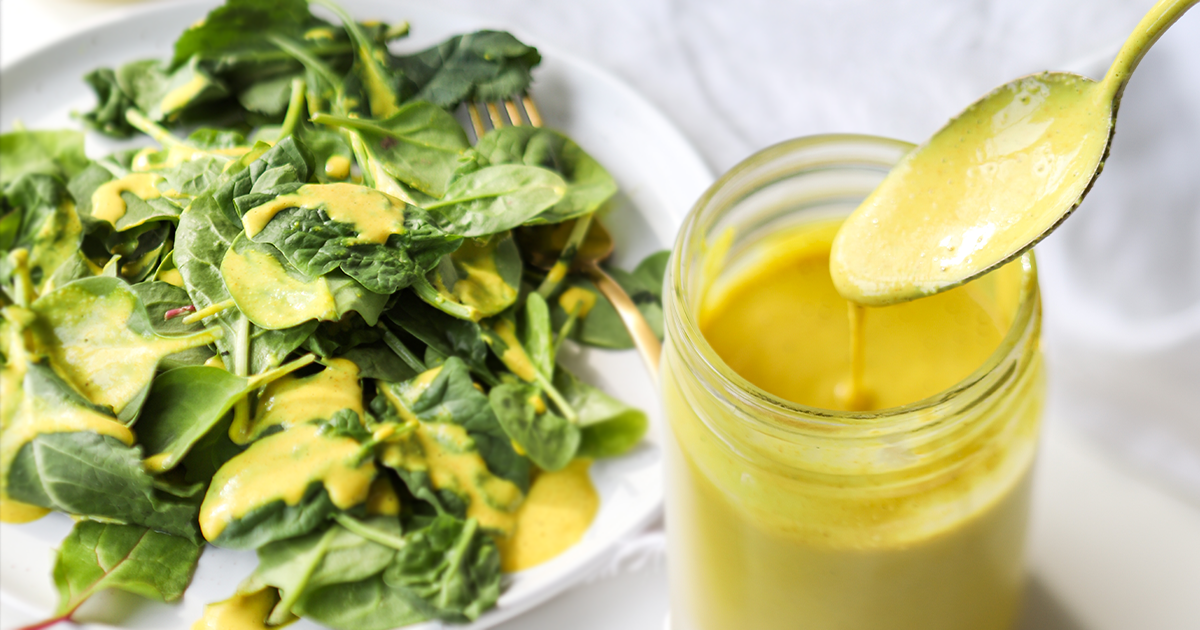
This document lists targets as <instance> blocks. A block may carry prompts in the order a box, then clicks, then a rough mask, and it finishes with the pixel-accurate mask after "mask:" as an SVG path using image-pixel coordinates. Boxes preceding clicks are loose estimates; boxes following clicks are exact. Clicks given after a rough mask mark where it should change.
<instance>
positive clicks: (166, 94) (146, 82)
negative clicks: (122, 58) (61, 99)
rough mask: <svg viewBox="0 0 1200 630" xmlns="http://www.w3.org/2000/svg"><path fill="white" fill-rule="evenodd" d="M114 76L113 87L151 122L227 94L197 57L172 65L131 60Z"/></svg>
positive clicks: (157, 61)
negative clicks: (122, 93) (114, 85)
mask: <svg viewBox="0 0 1200 630" xmlns="http://www.w3.org/2000/svg"><path fill="white" fill-rule="evenodd" d="M114 75H115V78H116V88H117V89H119V90H120V91H121V92H124V94H125V95H126V96H127V97H128V98H129V99H130V100H132V101H133V103H134V105H136V106H137V108H138V109H140V110H141V111H142V113H144V114H145V115H146V117H147V118H149V119H150V120H153V121H159V120H164V119H168V120H175V119H176V118H178V116H179V114H180V112H182V111H183V110H184V109H186V108H189V107H192V106H193V105H196V104H199V103H204V102H207V101H212V100H215V99H218V98H221V97H223V96H225V95H226V94H228V91H227V89H226V87H225V86H224V85H223V84H221V83H220V82H219V81H217V80H216V79H215V78H214V77H213V76H212V75H211V74H209V73H208V71H207V70H205V69H204V68H202V67H201V66H200V60H199V59H198V58H193V59H191V60H190V61H189V62H188V63H186V64H182V65H180V66H177V67H175V68H168V67H167V65H166V64H164V63H163V62H161V61H159V60H157V59H144V60H141V61H133V62H130V63H127V64H124V65H122V66H120V67H118V68H117V69H116V70H115V71H114ZM110 98H111V96H110Z"/></svg>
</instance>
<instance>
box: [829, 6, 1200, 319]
mask: <svg viewBox="0 0 1200 630" xmlns="http://www.w3.org/2000/svg"><path fill="white" fill-rule="evenodd" d="M1196 2H1197V0H1163V1H1161V2H1159V3H1158V4H1157V5H1155V6H1154V8H1153V9H1151V10H1150V13H1148V14H1147V15H1146V17H1144V18H1143V19H1142V21H1141V22H1140V23H1139V24H1138V26H1137V28H1136V29H1135V30H1134V32H1133V34H1132V35H1130V37H1129V39H1128V40H1127V41H1126V43H1125V46H1124V47H1123V48H1122V49H1121V52H1120V53H1119V54H1118V55H1117V59H1116V61H1114V63H1113V65H1112V67H1111V68H1110V69H1109V71H1108V74H1107V75H1106V76H1105V78H1104V80H1103V81H1100V82H1095V81H1092V80H1091V79H1088V78H1085V77H1081V76H1077V75H1072V74H1066V73H1044V74H1039V75H1035V76H1031V77H1025V78H1022V79H1017V80H1016V81H1013V82H1011V83H1009V84H1007V85H1004V86H1001V87H1000V88H998V89H996V90H994V91H993V92H991V93H990V94H988V95H987V96H984V97H983V98H982V99H980V100H979V101H977V102H976V103H974V104H973V105H971V106H970V107H968V108H967V110H966V111H964V112H963V113H962V114H960V115H959V116H958V117H957V118H955V119H954V120H952V121H950V122H949V123H948V124H947V125H946V126H945V127H943V128H942V129H941V131H939V132H938V133H936V134H935V135H934V136H933V138H931V139H930V140H929V141H928V142H926V143H925V144H924V145H922V146H920V147H918V148H917V149H916V150H914V151H913V152H912V153H910V154H909V155H907V156H905V158H904V159H903V160H902V161H901V162H900V163H899V164H898V165H896V167H895V168H894V169H892V171H891V173H889V174H888V177H887V179H885V180H884V181H883V183H882V184H880V186H879V188H877V189H876V190H875V191H874V192H873V193H872V194H871V195H870V196H869V197H867V199H866V200H865V201H863V203H862V205H860V206H859V208H858V209H857V210H855V211H854V213H853V214H852V215H850V217H849V218H848V219H847V220H846V222H845V224H844V225H843V227H842V229H841V231H840V232H839V233H838V235H837V238H836V239H835V240H834V243H833V250H832V252H831V254H830V260H829V270H830V274H831V275H832V277H833V282H834V285H835V286H836V287H837V290H838V293H840V294H841V295H842V296H843V297H845V298H846V299H848V300H851V301H853V302H857V303H859V304H864V305H869V306H880V305H885V304H893V303H896V302H904V301H907V300H912V299H916V298H919V297H923V296H926V295H931V294H934V293H938V292H941V291H945V290H946V289H949V288H951V287H955V286H958V285H960V284H962V283H964V282H966V281H968V280H971V279H973V278H976V277H978V276H980V275H982V274H984V273H987V272H988V271H990V270H992V269H995V268H997V267H998V266H1000V265H1001V264H1003V263H1005V262H1007V261H1009V260H1012V259H1013V258H1015V257H1017V256H1018V255H1020V254H1021V253H1023V252H1024V251H1025V250H1027V249H1029V248H1030V247H1032V246H1033V245H1034V244H1035V243H1036V242H1037V241H1038V240H1040V239H1041V238H1043V237H1044V236H1045V235H1046V234H1048V233H1049V232H1050V231H1052V230H1053V229H1054V228H1055V227H1057V226H1058V224H1059V223H1061V222H1062V221H1063V220H1064V219H1066V217H1067V216H1068V215H1069V214H1070V212H1071V211H1072V210H1073V209H1074V208H1075V207H1076V206H1077V205H1078V204H1079V202H1080V201H1081V200H1082V198H1083V196H1084V195H1085V194H1086V193H1087V191H1088V189H1089V188H1090V187H1091V184H1092V182H1093V181H1094V180H1095V178H1096V176H1098V175H1099V174H1100V170H1101V168H1102V167H1103V163H1104V159H1105V157H1106V156H1107V154H1108V147H1109V142H1110V141H1111V138H1112V133H1113V124H1114V121H1115V117H1116V108H1117V104H1118V103H1119V101H1120V97H1121V93H1122V91H1123V90H1124V88H1125V84H1126V82H1127V81H1128V80H1129V76H1130V74H1131V73H1132V72H1133V69H1134V67H1136V66H1137V63H1138V62H1139V61H1140V60H1141V58H1142V56H1143V55H1145V53H1146V50H1147V49H1149V47H1150V46H1151V45H1152V44H1153V43H1154V42H1155V41H1156V40H1157V39H1158V37H1159V36H1160V35H1162V33H1163V31H1165V30H1166V29H1167V27H1169V26H1170V25H1171V24H1172V23H1174V22H1175V20H1177V19H1178V18H1179V16H1180V15H1182V14H1183V13H1184V12H1185V11H1187V9H1188V8H1190V7H1191V6H1193V5H1195V4H1196Z"/></svg>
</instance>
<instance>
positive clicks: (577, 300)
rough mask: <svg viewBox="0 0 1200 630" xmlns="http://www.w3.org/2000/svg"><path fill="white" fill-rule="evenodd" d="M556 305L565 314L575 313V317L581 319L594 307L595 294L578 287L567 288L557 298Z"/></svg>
mask: <svg viewBox="0 0 1200 630" xmlns="http://www.w3.org/2000/svg"><path fill="white" fill-rule="evenodd" d="M558 305H559V306H561V307H562V308H563V310H564V311H566V312H567V313H575V316H576V317H578V318H579V319H583V318H584V317H587V314H588V313H590V312H592V307H593V306H595V305H596V294H595V293H592V292H591V291H588V290H586V289H580V288H579V287H568V288H567V290H566V291H563V292H562V295H560V296H558Z"/></svg>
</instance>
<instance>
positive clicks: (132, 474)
mask: <svg viewBox="0 0 1200 630" xmlns="http://www.w3.org/2000/svg"><path fill="white" fill-rule="evenodd" d="M141 453H142V449H141V448H140V447H138V446H127V445H125V444H123V443H121V442H120V441H118V440H117V439H115V438H112V437H109V436H102V435H99V434H97V433H92V432H90V431H78V432H71V433H43V434H40V435H38V436H36V437H34V438H33V439H32V440H30V441H29V442H28V443H27V444H26V445H25V446H23V447H22V448H21V450H20V451H19V452H18V453H17V456H16V457H15V458H14V460H13V463H12V468H11V469H10V470H9V473H8V494H9V496H11V497H12V498H14V499H16V500H18V501H21V502H23V503H29V504H31V505H38V506H41V507H46V508H51V509H54V510H58V511H60V512H66V513H67V514H75V515H79V516H87V517H93V518H102V519H106V520H110V521H113V522H117V523H127V524H130V525H141V526H144V527H149V528H151V529H155V530H158V531H162V532H167V533H169V534H174V535H177V536H183V537H186V538H188V539H189V540H193V541H198V540H199V536H200V533H199V531H198V530H197V526H196V515H197V513H198V508H199V506H198V505H197V504H195V503H194V502H191V501H189V500H181V499H178V498H176V497H172V496H170V495H169V494H164V493H162V492H161V491H159V490H157V489H156V488H155V485H154V480H153V478H152V477H151V476H150V475H149V474H147V473H146V472H145V470H143V469H142V457H141Z"/></svg>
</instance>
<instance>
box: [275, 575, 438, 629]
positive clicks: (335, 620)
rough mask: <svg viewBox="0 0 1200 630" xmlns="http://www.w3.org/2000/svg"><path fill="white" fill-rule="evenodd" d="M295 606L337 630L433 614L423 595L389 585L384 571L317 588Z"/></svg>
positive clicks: (398, 623)
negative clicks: (385, 582)
mask: <svg viewBox="0 0 1200 630" xmlns="http://www.w3.org/2000/svg"><path fill="white" fill-rule="evenodd" d="M292 610H293V611H295V612H296V613H298V614H300V615H303V616H304V617H307V618H309V619H312V620H313V621H316V622H318V623H322V624H325V625H326V626H329V627H331V628H336V629H337V630H392V629H393V628H398V627H400V626H407V625H410V624H414V623H418V622H421V621H428V620H429V619H432V618H433V610H431V607H430V606H429V605H428V604H426V603H425V602H424V601H423V600H421V598H419V597H417V596H416V595H414V594H412V593H410V592H407V591H402V590H398V589H394V588H391V587H389V586H388V585H387V584H384V582H383V576H382V575H374V576H372V577H369V578H367V579H365V580H362V581H359V582H348V583H344V584H331V585H329V586H325V587H321V588H317V589H314V590H313V591H312V592H310V593H305V595H304V597H303V598H302V599H301V600H300V601H299V602H297V604H296V606H295V607H293V608H292Z"/></svg>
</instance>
